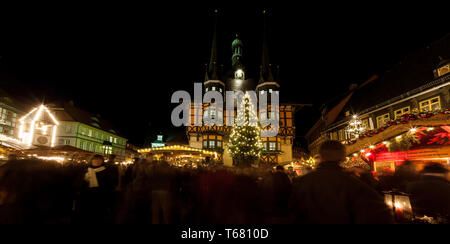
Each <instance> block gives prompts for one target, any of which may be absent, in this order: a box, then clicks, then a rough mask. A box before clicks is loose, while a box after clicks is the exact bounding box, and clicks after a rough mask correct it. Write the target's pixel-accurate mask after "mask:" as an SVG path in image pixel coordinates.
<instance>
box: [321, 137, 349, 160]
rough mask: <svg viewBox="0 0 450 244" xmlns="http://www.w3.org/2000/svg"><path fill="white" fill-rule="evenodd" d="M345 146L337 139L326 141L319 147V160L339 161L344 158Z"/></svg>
mask: <svg viewBox="0 0 450 244" xmlns="http://www.w3.org/2000/svg"><path fill="white" fill-rule="evenodd" d="M345 151H346V150H345V146H344V145H342V143H340V142H339V141H326V142H324V143H322V145H321V146H320V148H319V155H320V161H321V162H336V163H340V162H343V161H344V160H345V155H346V154H345Z"/></svg>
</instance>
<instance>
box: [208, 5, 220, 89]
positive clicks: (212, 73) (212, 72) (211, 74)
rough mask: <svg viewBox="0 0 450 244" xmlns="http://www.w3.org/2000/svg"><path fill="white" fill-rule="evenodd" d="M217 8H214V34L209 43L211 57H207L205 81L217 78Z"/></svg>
mask: <svg viewBox="0 0 450 244" xmlns="http://www.w3.org/2000/svg"><path fill="white" fill-rule="evenodd" d="M218 12H219V11H218V10H217V9H215V10H214V34H213V39H212V44H211V57H210V59H209V64H208V68H207V70H206V75H205V81H208V80H218V79H219V76H218V75H217V15H218Z"/></svg>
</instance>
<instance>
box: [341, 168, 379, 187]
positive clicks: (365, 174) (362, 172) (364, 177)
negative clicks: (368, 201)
mask: <svg viewBox="0 0 450 244" xmlns="http://www.w3.org/2000/svg"><path fill="white" fill-rule="evenodd" d="M346 171H347V172H349V173H350V175H352V176H354V177H355V178H357V179H359V180H360V181H362V182H364V183H366V184H367V185H368V186H370V187H371V188H372V189H374V190H377V189H378V188H377V187H378V182H377V180H375V178H374V176H373V174H372V172H371V171H370V168H364V167H362V166H356V167H352V168H347V169H346Z"/></svg>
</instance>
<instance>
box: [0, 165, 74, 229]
mask: <svg viewBox="0 0 450 244" xmlns="http://www.w3.org/2000/svg"><path fill="white" fill-rule="evenodd" d="M71 180H72V179H71V178H70V177H67V175H66V174H65V172H64V170H63V168H62V166H61V165H60V164H58V163H56V162H50V161H42V160H36V159H26V160H15V161H9V162H8V163H6V164H5V165H3V166H2V167H0V224H21V223H30V224H57V223H70V215H71V209H72V199H71Z"/></svg>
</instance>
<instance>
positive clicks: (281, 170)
mask: <svg viewBox="0 0 450 244" xmlns="http://www.w3.org/2000/svg"><path fill="white" fill-rule="evenodd" d="M275 171H276V172H284V167H283V166H281V165H278V166H277V167H276V168H275Z"/></svg>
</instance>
